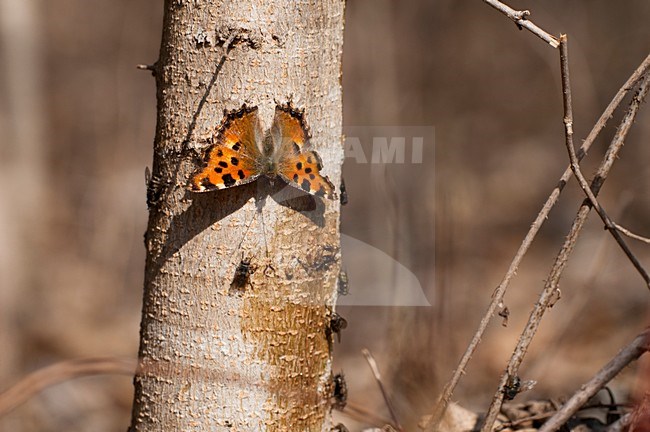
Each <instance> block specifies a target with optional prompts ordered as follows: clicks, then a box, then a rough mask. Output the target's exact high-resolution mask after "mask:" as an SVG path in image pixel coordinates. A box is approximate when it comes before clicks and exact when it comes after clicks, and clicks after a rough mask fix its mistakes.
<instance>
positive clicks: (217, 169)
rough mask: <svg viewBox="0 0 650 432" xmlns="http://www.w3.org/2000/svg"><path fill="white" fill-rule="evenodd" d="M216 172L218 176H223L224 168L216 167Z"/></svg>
mask: <svg viewBox="0 0 650 432" xmlns="http://www.w3.org/2000/svg"><path fill="white" fill-rule="evenodd" d="M214 172H216V173H217V174H221V173H222V172H223V168H220V167H215V168H214Z"/></svg>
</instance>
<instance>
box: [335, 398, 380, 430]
mask: <svg viewBox="0 0 650 432" xmlns="http://www.w3.org/2000/svg"><path fill="white" fill-rule="evenodd" d="M341 414H343V415H345V416H348V417H350V418H353V419H355V420H357V421H360V422H363V423H368V424H371V425H373V426H377V427H382V426H384V425H387V424H391V421H390V420H388V419H387V418H384V417H381V416H379V415H377V414H375V413H374V412H371V411H370V410H368V409H366V408H364V407H363V406H361V405H358V404H355V403H354V402H350V401H348V403H347V405H346V406H345V411H341Z"/></svg>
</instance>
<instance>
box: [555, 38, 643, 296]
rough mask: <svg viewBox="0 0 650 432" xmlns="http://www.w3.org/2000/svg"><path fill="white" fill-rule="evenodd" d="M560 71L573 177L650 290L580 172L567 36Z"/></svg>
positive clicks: (561, 44) (630, 253) (564, 40)
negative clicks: (575, 136)
mask: <svg viewBox="0 0 650 432" xmlns="http://www.w3.org/2000/svg"><path fill="white" fill-rule="evenodd" d="M560 70H561V74H562V94H563V96H564V97H563V101H564V136H565V144H566V148H567V151H568V152H569V160H570V162H571V171H573V175H574V176H575V177H576V179H577V180H578V184H579V185H580V188H581V189H582V190H583V192H584V193H585V195H587V198H588V199H589V201H590V202H591V205H592V206H593V208H594V209H595V210H596V212H597V213H598V215H599V216H600V219H601V220H602V221H603V223H604V224H605V228H606V229H607V230H608V231H609V232H610V233H611V234H612V236H613V237H614V239H615V240H616V243H618V245H619V246H620V247H621V249H622V250H623V252H625V255H627V257H628V259H629V260H630V262H632V265H634V267H635V268H636V269H637V271H638V272H639V274H640V275H641V277H642V278H643V280H644V281H645V283H646V285H647V286H648V288H650V276H648V273H647V272H646V271H645V269H644V268H643V266H642V265H641V263H640V262H639V260H638V259H637V258H636V256H634V254H633V253H632V251H631V250H630V248H629V247H628V246H627V244H626V243H625V241H624V240H623V237H621V234H620V233H619V232H618V231H617V229H616V226H615V224H614V223H613V222H612V220H611V219H610V218H609V216H608V215H607V213H606V212H605V209H604V208H603V207H602V206H601V205H600V203H599V202H598V200H597V199H596V196H595V195H594V193H593V192H592V191H591V189H590V188H589V183H587V179H586V178H585V177H584V175H583V174H582V171H580V163H579V161H578V157H577V156H576V152H575V148H574V147H573V107H572V102H571V82H570V79H569V47H568V39H567V36H566V35H565V34H563V35H560Z"/></svg>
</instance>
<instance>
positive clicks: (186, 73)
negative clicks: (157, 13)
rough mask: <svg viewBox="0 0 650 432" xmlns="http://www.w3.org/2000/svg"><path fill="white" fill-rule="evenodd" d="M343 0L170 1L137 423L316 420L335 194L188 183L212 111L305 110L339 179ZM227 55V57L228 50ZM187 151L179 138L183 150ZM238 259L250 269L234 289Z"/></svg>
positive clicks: (330, 287) (325, 352)
mask: <svg viewBox="0 0 650 432" xmlns="http://www.w3.org/2000/svg"><path fill="white" fill-rule="evenodd" d="M343 8H344V2H343V1H342V0H308V1H301V2H286V1H282V0H246V1H241V0H240V1H230V0H227V1H219V0H213V1H207V0H191V1H190V0H166V2H165V19H164V30H163V39H162V45H161V52H160V59H159V60H158V62H157V63H156V64H155V65H154V66H153V67H152V69H153V71H154V75H155V76H156V83H157V88H158V125H157V131H156V138H155V143H154V164H153V169H152V171H153V173H152V179H151V180H150V182H149V191H148V199H149V204H150V217H149V225H148V229H147V233H146V236H145V243H146V248H147V265H146V272H145V294H144V305H143V314H142V325H141V342H140V352H139V355H140V368H139V371H138V373H137V375H136V378H135V390H136V391H135V401H134V407H133V418H132V425H131V430H133V431H154V430H155V431H174V430H179V431H180V430H182V431H207V430H210V431H221V430H223V431H233V430H236V431H264V430H269V431H284V430H289V431H326V430H329V429H330V428H331V420H330V410H331V392H332V385H331V380H332V376H331V375H332V373H331V335H329V332H328V330H327V327H328V325H329V322H330V315H331V309H332V305H333V304H334V303H335V301H336V280H337V276H338V272H339V268H340V264H339V258H340V252H339V250H340V248H339V243H340V242H339V203H338V201H332V200H327V199H323V198H314V197H311V196H304V194H302V193H297V194H296V193H289V191H288V190H287V188H284V189H283V188H282V185H280V184H278V183H281V182H279V181H277V182H274V183H272V184H271V183H269V182H266V181H264V180H262V181H256V182H253V183H250V184H247V185H243V186H238V187H234V188H230V189H225V190H221V191H216V192H210V193H202V194H194V193H190V192H188V191H187V189H186V187H185V185H186V183H187V180H188V178H189V176H190V174H191V172H192V171H193V170H194V169H195V168H196V166H197V160H196V158H195V157H193V156H192V152H191V151H190V150H191V149H192V148H193V147H197V146H199V147H200V146H201V142H202V141H201V137H206V136H210V135H211V134H213V133H214V130H215V128H216V127H217V126H218V124H219V122H220V121H221V118H222V116H223V110H224V108H226V109H234V108H239V107H240V106H241V105H242V103H244V102H246V103H248V104H249V105H257V106H259V115H260V118H261V120H262V123H263V124H264V127H265V128H269V127H270V123H271V120H272V118H273V111H274V107H275V102H274V100H277V101H278V102H286V101H287V100H288V99H289V98H292V100H293V104H294V105H295V106H296V107H298V108H304V109H305V115H306V119H307V122H308V123H309V125H310V127H311V132H312V136H313V138H312V143H313V146H314V148H315V149H316V150H317V151H318V152H319V154H320V156H321V157H322V159H323V172H324V173H325V174H326V175H327V176H329V178H330V179H331V180H332V181H333V183H335V184H336V185H338V184H339V179H340V168H341V162H342V159H343V150H342V134H341V122H342V119H341V117H342V112H341V111H342V110H341V87H340V74H341V50H342V41H343ZM228 45H229V47H230V49H229V50H228V53H227V56H226V59H225V61H223V62H221V60H222V54H223V53H224V52H225V51H226V49H227V48H228ZM188 149H189V150H188ZM242 257H245V258H250V259H251V267H252V268H253V269H254V270H255V271H254V272H253V273H252V275H251V278H250V284H248V285H247V286H246V287H245V289H244V290H243V292H233V291H232V290H231V289H230V285H231V282H232V281H233V276H234V274H235V269H236V267H237V266H238V264H239V263H240V261H241V260H242Z"/></svg>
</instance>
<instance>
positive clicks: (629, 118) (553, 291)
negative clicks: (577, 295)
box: [481, 79, 650, 432]
mask: <svg viewBox="0 0 650 432" xmlns="http://www.w3.org/2000/svg"><path fill="white" fill-rule="evenodd" d="M649 81H650V80H647V79H646V80H644V81H642V83H641V85H640V87H639V91H638V93H637V95H635V97H634V98H633V100H632V102H631V103H630V107H629V108H628V111H627V112H626V113H625V116H624V117H623V120H622V121H621V124H620V125H619V127H618V130H617V132H616V134H615V135H614V138H613V139H612V142H611V143H610V145H609V148H608V149H607V152H606V153H605V156H604V158H603V160H602V161H601V164H600V167H599V168H598V171H597V172H596V177H595V178H594V180H593V181H592V182H591V186H590V189H591V191H592V192H593V193H594V195H598V192H599V191H600V188H601V187H602V185H603V183H604V182H605V180H606V179H607V175H608V174H609V171H610V169H611V167H612V165H613V163H614V160H615V159H616V157H617V156H618V153H619V151H620V150H621V147H622V146H623V142H624V141H625V137H626V136H627V133H628V132H629V130H630V126H631V125H632V123H633V122H634V119H635V118H636V114H637V112H638V110H639V107H640V104H641V102H642V101H643V99H644V98H645V96H646V95H647V93H648V89H649V88H650V82H649ZM590 210H591V203H590V202H589V201H586V202H584V203H583V204H582V205H581V206H580V209H579V210H578V214H577V215H576V217H575V219H574V221H573V224H572V225H571V229H570V231H569V234H568V235H567V237H566V240H565V241H564V244H563V245H562V248H561V249H560V252H559V253H558V254H557V256H556V258H555V262H554V263H553V267H552V268H551V271H550V272H549V276H548V278H547V281H546V283H545V284H544V289H543V290H542V292H541V294H540V296H539V299H538V300H537V303H535V306H534V307H533V310H532V312H531V314H530V317H529V318H528V323H527V324H526V327H525V328H524V330H523V332H522V333H521V336H520V337H519V341H518V342H517V346H516V347H515V350H514V352H513V353H512V356H511V357H510V360H509V362H508V366H507V368H506V371H505V372H504V374H503V375H502V376H501V380H500V382H499V387H498V389H497V391H496V393H495V395H494V397H493V398H492V403H491V405H490V408H489V410H488V413H487V415H486V417H485V423H484V424H483V427H482V429H481V431H482V432H487V431H490V430H491V429H492V425H493V424H494V422H495V420H496V417H497V415H498V413H499V410H500V409H501V404H502V403H503V389H504V388H505V385H506V382H507V379H508V377H509V376H515V375H517V372H518V370H519V366H520V365H521V362H522V361H523V358H524V356H525V355H526V352H527V351H528V347H529V346H530V343H531V342H532V339H533V337H534V336H535V333H536V332H537V328H538V327H539V324H540V322H541V320H542V317H543V315H544V313H545V312H546V310H547V309H548V308H550V307H551V306H552V305H553V303H554V299H555V298H556V297H557V295H558V294H559V288H558V285H559V282H560V277H561V276H562V273H563V271H564V268H565V266H566V263H567V261H568V259H569V256H570V255H571V252H572V251H573V248H574V246H575V244H576V242H577V240H578V236H579V235H580V232H581V231H582V228H583V226H584V224H585V222H586V221H587V216H588V215H589V212H590Z"/></svg>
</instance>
